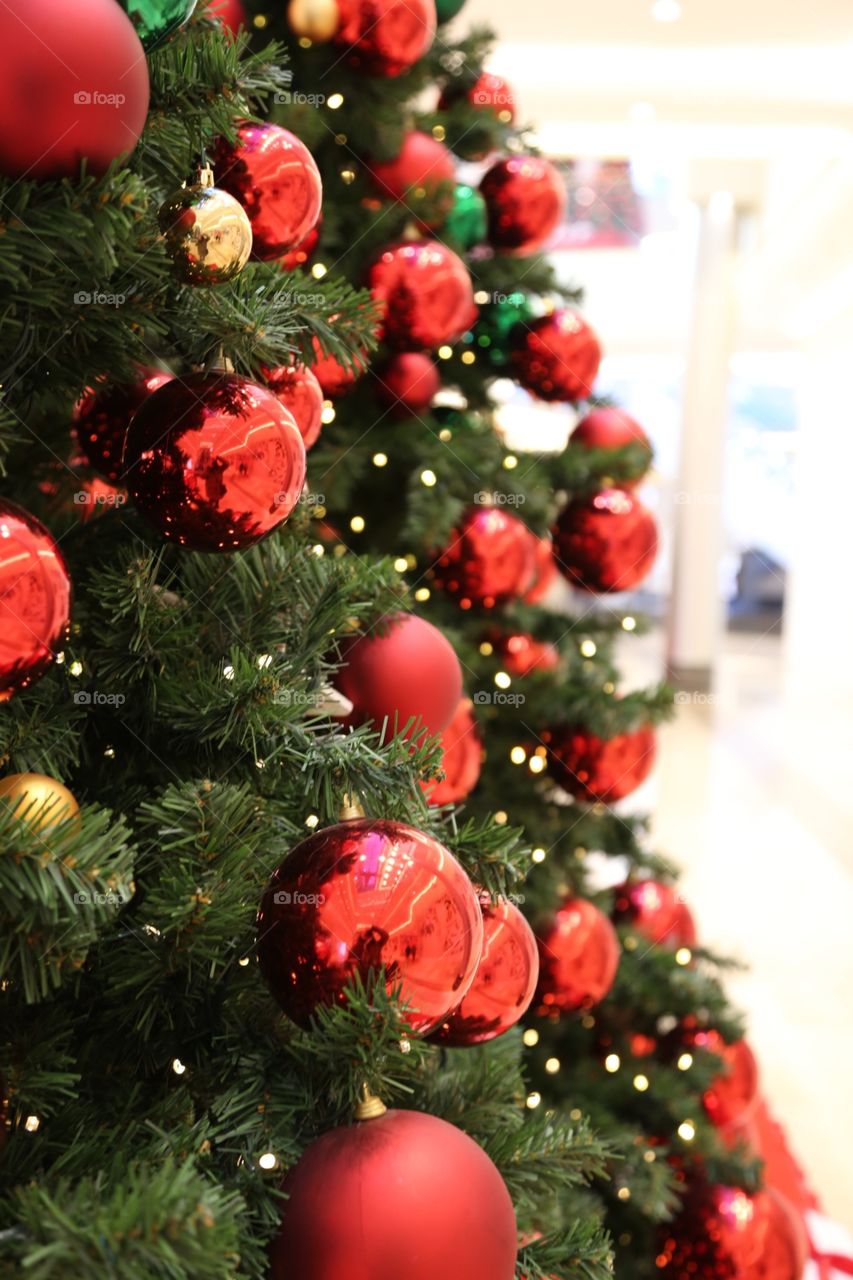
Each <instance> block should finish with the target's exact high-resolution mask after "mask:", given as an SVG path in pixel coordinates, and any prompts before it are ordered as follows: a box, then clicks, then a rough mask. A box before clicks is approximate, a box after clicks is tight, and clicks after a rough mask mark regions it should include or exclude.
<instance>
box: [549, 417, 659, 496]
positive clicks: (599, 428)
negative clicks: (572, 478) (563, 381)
mask: <svg viewBox="0 0 853 1280" xmlns="http://www.w3.org/2000/svg"><path fill="white" fill-rule="evenodd" d="M569 445H570V447H571V448H572V449H579V448H580V449H624V448H625V446H626V445H636V446H637V450H638V452H640V453H641V457H640V461H639V462H638V464H637V467H636V469H635V470H634V471H633V472H632V474H631V475H630V476H628V477H627V478H625V477H623V478H621V479H620V481H619V487H620V488H622V489H633V488H634V486H635V485H638V484H639V483H640V481H641V480H642V478H643V476H644V475H645V474H646V472H647V471H648V469H649V467H650V466H651V464H652V446H651V443H650V441H649V437H648V436H647V435H646V433H645V431H644V430H643V428H642V427H641V426H640V424H639V422H637V421H636V420H635V419H634V418H632V417H631V416H630V414H627V413H626V412H625V410H624V409H617V408H616V407H615V406H614V405H605V406H603V407H602V408H600V409H591V410H590V412H589V413H587V414H585V416H584V417H583V418H581V420H580V422H579V423H578V425H577V426H576V427H575V429H574V431H573V432H572V434H571V436H570V437H569Z"/></svg>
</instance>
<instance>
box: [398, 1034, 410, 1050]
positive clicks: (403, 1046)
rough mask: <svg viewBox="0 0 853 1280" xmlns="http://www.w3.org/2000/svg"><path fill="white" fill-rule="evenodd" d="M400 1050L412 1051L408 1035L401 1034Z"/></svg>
mask: <svg viewBox="0 0 853 1280" xmlns="http://www.w3.org/2000/svg"><path fill="white" fill-rule="evenodd" d="M400 1052H401V1053H411V1052H412V1042H411V1040H410V1039H409V1037H408V1036H403V1037H402V1039H401V1040H400Z"/></svg>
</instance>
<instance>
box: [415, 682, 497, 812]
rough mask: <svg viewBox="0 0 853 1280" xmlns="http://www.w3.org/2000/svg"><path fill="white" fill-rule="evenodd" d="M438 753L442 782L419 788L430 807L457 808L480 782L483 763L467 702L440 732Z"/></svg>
mask: <svg viewBox="0 0 853 1280" xmlns="http://www.w3.org/2000/svg"><path fill="white" fill-rule="evenodd" d="M441 753H442V760H441V765H442V768H443V769H444V774H445V776H444V778H442V780H441V781H440V782H433V781H430V782H422V783H421V786H422V788H423V790H424V794H425V795H426V797H427V800H428V802H429V803H430V804H431V805H436V806H438V805H444V804H459V803H460V802H461V801H462V800H464V799H465V797H466V796H469V795H470V794H471V792H472V791H473V790H474V788H475V787H476V785H477V783H478V782H479V781H480V769H481V767H482V763H483V741H482V739H481V737H480V732H479V730H478V728H477V721H476V720H475V719H474V716H473V713H472V710H471V701H470V699H468V698H462V699H461V701H460V703H459V706H458V707H457V708H456V714H455V715H454V717H453V719H452V720H451V721H450V724H449V725H448V726H447V728H446V729H445V730H443V732H442V735H441Z"/></svg>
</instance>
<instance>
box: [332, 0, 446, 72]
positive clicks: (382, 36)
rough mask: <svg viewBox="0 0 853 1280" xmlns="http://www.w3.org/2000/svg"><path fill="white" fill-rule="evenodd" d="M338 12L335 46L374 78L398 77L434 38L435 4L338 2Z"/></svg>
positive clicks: (423, 0) (426, 0)
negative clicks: (343, 50)
mask: <svg viewBox="0 0 853 1280" xmlns="http://www.w3.org/2000/svg"><path fill="white" fill-rule="evenodd" d="M338 8H339V9H340V15H341V23H340V26H339V27H338V30H337V34H336V35H335V37H334V43H335V44H336V45H338V46H339V47H341V46H342V47H343V48H345V49H346V51H347V56H348V59H349V61H350V62H351V63H352V64H353V66H356V67H363V68H364V70H365V71H369V72H371V73H372V74H373V75H377V76H398V75H400V73H401V72H403V71H406V70H407V69H408V68H409V67H411V66H412V65H413V64H414V63H415V62H417V61H418V59H419V58H422V57H423V55H424V54H425V53H426V51H427V50H428V49H429V47H430V45H431V44H432V42H433V39H434V38H435V28H436V14H435V0H338Z"/></svg>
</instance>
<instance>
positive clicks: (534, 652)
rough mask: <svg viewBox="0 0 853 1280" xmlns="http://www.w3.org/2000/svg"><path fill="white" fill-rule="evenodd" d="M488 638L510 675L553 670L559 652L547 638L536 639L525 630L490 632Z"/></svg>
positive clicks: (556, 663)
mask: <svg viewBox="0 0 853 1280" xmlns="http://www.w3.org/2000/svg"><path fill="white" fill-rule="evenodd" d="M489 640H490V641H491V644H492V646H493V648H494V651H495V653H496V654H498V656H499V657H500V659H501V666H502V667H503V669H504V670H505V671H508V672H509V674H510V675H511V676H526V675H529V674H530V672H531V671H553V670H554V669H555V667H556V666H557V665H558V663H559V661H560V654H559V652H558V651H557V649H556V648H555V647H554V645H552V644H551V643H550V642H549V641H548V640H537V639H536V637H535V636H532V635H530V634H528V632H526V631H513V632H509V633H506V632H504V633H499V632H495V633H490V634H489Z"/></svg>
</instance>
